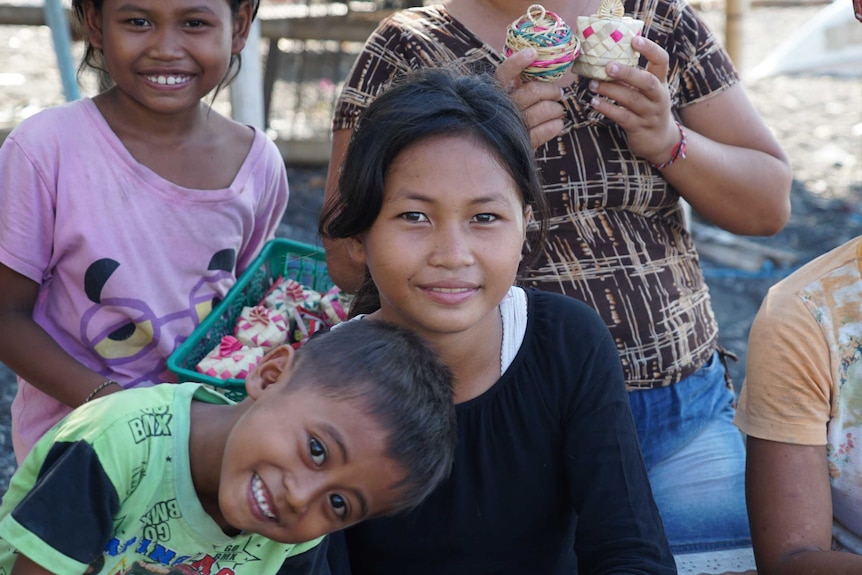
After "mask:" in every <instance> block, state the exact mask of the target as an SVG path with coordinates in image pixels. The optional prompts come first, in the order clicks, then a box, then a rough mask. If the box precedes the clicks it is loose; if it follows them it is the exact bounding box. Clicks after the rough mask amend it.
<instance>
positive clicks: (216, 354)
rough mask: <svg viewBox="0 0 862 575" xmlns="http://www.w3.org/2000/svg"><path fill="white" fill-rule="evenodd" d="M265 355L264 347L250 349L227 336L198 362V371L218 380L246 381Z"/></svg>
mask: <svg viewBox="0 0 862 575" xmlns="http://www.w3.org/2000/svg"><path fill="white" fill-rule="evenodd" d="M264 353H265V350H264V349H263V348H262V347H248V346H245V345H243V344H242V342H241V341H239V340H238V339H237V338H235V337H233V336H232V335H226V336H224V337H223V338H221V341H220V342H219V344H218V346H217V347H216V348H215V349H213V350H212V351H210V352H209V353H208V354H207V355H206V357H204V358H203V359H202V360H200V362H198V364H197V367H196V369H197V370H198V371H199V372H201V373H203V374H205V375H209V376H210V377H215V378H218V379H245V378H246V377H247V376H248V374H249V373H250V372H251V371H252V370H254V368H256V367H257V365H258V364H259V363H260V361H261V360H262V359H263V355H264Z"/></svg>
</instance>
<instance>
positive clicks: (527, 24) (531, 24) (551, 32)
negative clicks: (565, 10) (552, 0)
mask: <svg viewBox="0 0 862 575" xmlns="http://www.w3.org/2000/svg"><path fill="white" fill-rule="evenodd" d="M524 48H535V49H536V59H535V60H534V61H533V63H532V64H530V65H529V66H527V67H526V68H524V71H523V72H522V73H521V76H522V77H523V78H524V79H528V80H529V79H537V80H544V81H548V82H550V81H551V80H556V79H557V78H560V77H562V76H563V75H564V74H565V73H566V70H568V68H569V66H570V65H571V63H572V62H573V61H574V60H575V58H577V57H578V55H579V54H580V52H581V50H580V45H579V43H578V39H577V38H575V35H574V33H573V32H572V29H571V28H569V26H568V25H567V24H566V23H565V22H563V19H562V18H560V17H559V16H558V15H557V14H555V13H553V12H550V11H548V10H545V7H544V6H542V5H541V4H533V5H532V6H530V7H529V8H527V12H526V14H524V15H523V16H521V18H519V19H518V20H515V21H514V22H512V23H511V24H510V25H509V27H508V28H507V29H506V44H505V46H504V47H503V57H504V58H508V57H509V56H511V55H512V54H514V53H515V52H518V51H520V50H523V49H524Z"/></svg>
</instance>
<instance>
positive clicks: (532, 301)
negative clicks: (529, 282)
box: [525, 288, 609, 337]
mask: <svg viewBox="0 0 862 575" xmlns="http://www.w3.org/2000/svg"><path fill="white" fill-rule="evenodd" d="M525 291H526V293H527V302H528V310H529V313H530V315H532V316H533V317H534V318H535V320H536V324H537V325H536V327H537V329H542V330H545V329H551V330H552V331H554V332H559V331H563V332H570V331H577V332H579V333H585V332H587V333H591V334H595V335H600V336H602V337H604V336H605V335H609V332H608V328H607V326H606V325H605V323H604V321H603V320H602V318H601V316H599V314H598V312H596V310H595V309H593V308H592V307H590V306H589V305H587V304H586V303H584V302H582V301H580V300H578V299H575V298H573V297H570V296H567V295H563V294H559V293H553V292H546V291H541V290H538V289H535V288H528V289H526V290H525Z"/></svg>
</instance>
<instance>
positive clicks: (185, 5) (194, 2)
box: [102, 0, 235, 12]
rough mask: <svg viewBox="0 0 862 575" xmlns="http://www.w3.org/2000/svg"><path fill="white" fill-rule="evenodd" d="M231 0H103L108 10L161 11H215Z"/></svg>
mask: <svg viewBox="0 0 862 575" xmlns="http://www.w3.org/2000/svg"><path fill="white" fill-rule="evenodd" d="M234 3H235V2H233V1H232V0H104V1H103V2H102V7H103V8H105V9H109V10H125V11H128V10H159V11H161V12H176V11H183V12H216V11H219V12H221V11H223V10H224V9H228V10H230V7H231V6H232V5H233V4H234Z"/></svg>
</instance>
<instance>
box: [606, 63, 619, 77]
mask: <svg viewBox="0 0 862 575" xmlns="http://www.w3.org/2000/svg"><path fill="white" fill-rule="evenodd" d="M619 71H620V67H619V65H618V64H611V65H610V67H609V68H608V73H609V74H610V75H611V76H616V75H617V72H619Z"/></svg>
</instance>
